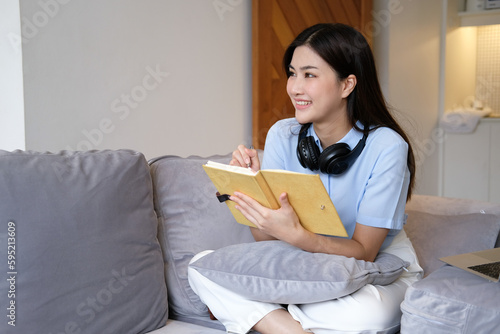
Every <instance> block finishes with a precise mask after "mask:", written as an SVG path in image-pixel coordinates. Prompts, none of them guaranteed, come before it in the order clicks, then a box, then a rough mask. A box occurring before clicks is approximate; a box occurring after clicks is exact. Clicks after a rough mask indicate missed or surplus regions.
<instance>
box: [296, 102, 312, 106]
mask: <svg viewBox="0 0 500 334" xmlns="http://www.w3.org/2000/svg"><path fill="white" fill-rule="evenodd" d="M295 103H297V105H299V106H307V105H310V104H311V103H312V102H310V101H296V102H295Z"/></svg>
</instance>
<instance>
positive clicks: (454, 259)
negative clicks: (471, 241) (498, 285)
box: [440, 248, 500, 282]
mask: <svg viewBox="0 0 500 334" xmlns="http://www.w3.org/2000/svg"><path fill="white" fill-rule="evenodd" d="M440 260H441V261H443V262H446V263H448V264H451V265H452V266H455V267H458V268H461V269H464V270H467V271H468V272H471V273H473V274H476V275H478V276H481V277H484V278H486V279H489V280H490V281H493V282H498V281H499V278H500V248H493V249H488V250H484V251H479V252H472V253H465V254H460V255H453V256H447V257H442V258H440Z"/></svg>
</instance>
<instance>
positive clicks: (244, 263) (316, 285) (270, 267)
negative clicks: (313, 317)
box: [191, 240, 409, 304]
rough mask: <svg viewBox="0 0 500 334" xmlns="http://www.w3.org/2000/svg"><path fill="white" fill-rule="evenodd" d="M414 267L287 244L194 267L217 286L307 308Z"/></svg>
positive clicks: (222, 252)
mask: <svg viewBox="0 0 500 334" xmlns="http://www.w3.org/2000/svg"><path fill="white" fill-rule="evenodd" d="M408 265H409V264H408V263H406V262H404V261H403V260H401V259H400V258H398V257H397V256H395V255H392V254H386V253H381V254H380V255H379V256H378V257H377V258H376V260H375V262H366V261H361V260H356V259H354V258H348V257H345V256H339V255H329V254H323V253H309V252H306V251H303V250H301V249H300V248H297V247H294V246H292V245H290V244H287V243H285V242H283V241H278V240H274V241H263V242H253V243H246V244H240V245H233V246H228V247H224V248H222V249H219V250H216V251H214V252H212V253H209V254H207V255H205V256H204V257H202V258H200V259H198V260H197V261H195V262H194V263H192V264H191V267H192V268H194V269H195V270H197V271H198V272H199V273H200V274H202V275H203V276H205V277H207V278H208V279H210V280H212V281H213V282H215V283H217V284H219V285H221V286H223V287H226V288H228V289H231V290H232V291H234V292H236V293H239V294H241V295H242V296H244V297H246V298H249V299H253V300H259V301H262V302H270V303H282V304H305V303H314V302H320V301H324V300H330V299H335V298H339V297H342V296H345V295H348V294H351V293H353V292H354V291H356V290H358V289H359V288H361V287H363V286H364V285H366V284H368V283H371V284H379V285H386V284H390V283H392V282H393V281H394V280H396V279H397V278H398V277H399V276H400V275H401V272H402V270H403V267H404V266H408Z"/></svg>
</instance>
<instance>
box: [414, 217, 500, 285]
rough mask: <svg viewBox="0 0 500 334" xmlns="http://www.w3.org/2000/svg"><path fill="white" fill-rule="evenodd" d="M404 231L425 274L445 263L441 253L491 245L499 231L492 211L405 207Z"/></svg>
mask: <svg viewBox="0 0 500 334" xmlns="http://www.w3.org/2000/svg"><path fill="white" fill-rule="evenodd" d="M406 213H407V214H408V220H407V222H406V224H405V227H404V229H405V231H406V234H407V235H408V238H410V240H411V242H412V244H413V248H415V252H416V253H417V257H418V260H419V262H420V266H421V267H422V268H423V269H424V274H425V276H427V275H429V274H430V273H432V272H433V271H435V270H436V269H438V268H440V267H441V266H443V265H444V263H443V262H441V261H440V260H439V258H441V257H445V256H450V255H456V254H462V253H469V252H475V251H480V250H484V249H490V248H493V247H494V246H495V242H496V240H497V237H498V233H499V231H500V217H498V216H496V215H492V214H484V213H471V214H463V215H435V214H430V213H426V212H422V211H413V210H407V211H406Z"/></svg>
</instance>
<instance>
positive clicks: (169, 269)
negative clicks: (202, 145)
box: [150, 154, 254, 328]
mask: <svg viewBox="0 0 500 334" xmlns="http://www.w3.org/2000/svg"><path fill="white" fill-rule="evenodd" d="M208 160H212V161H216V162H221V163H229V161H230V160H231V155H230V154H228V155H224V156H211V157H206V158H203V157H197V156H191V157H188V158H182V157H178V156H165V157H160V158H157V159H154V160H152V161H150V165H151V173H152V176H153V184H154V198H155V209H156V212H157V215H158V222H159V240H160V244H161V246H162V248H163V257H164V261H165V279H166V283H167V287H168V298H169V309H170V314H169V315H170V317H171V318H174V319H179V320H183V321H188V322H191V323H197V324H202V325H205V326H211V327H216V328H221V327H220V324H217V325H216V324H214V322H213V321H212V322H210V321H209V320H208V321H205V320H206V319H209V318H208V310H207V307H206V306H205V304H203V303H202V302H201V300H200V299H199V297H198V295H196V294H195V293H194V291H193V290H192V289H191V287H190V285H189V282H188V280H187V268H188V264H189V261H190V260H191V259H192V258H193V256H194V255H196V254H197V253H199V252H201V251H204V250H207V249H217V248H220V247H224V246H228V245H232V244H237V243H243V242H250V241H253V240H254V239H253V237H252V234H251V233H250V230H249V228H248V226H244V225H241V224H238V223H236V221H235V219H234V217H233V215H232V214H231V212H230V211H229V209H228V207H227V205H226V204H224V203H220V202H219V201H218V199H217V197H216V195H215V194H216V192H217V190H216V189H215V186H214V185H213V183H212V181H210V179H209V177H208V176H207V174H206V173H205V171H204V170H203V167H202V165H203V164H205V163H206V162H207V161H208ZM200 317H202V318H200ZM222 328H223V327H222Z"/></svg>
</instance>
